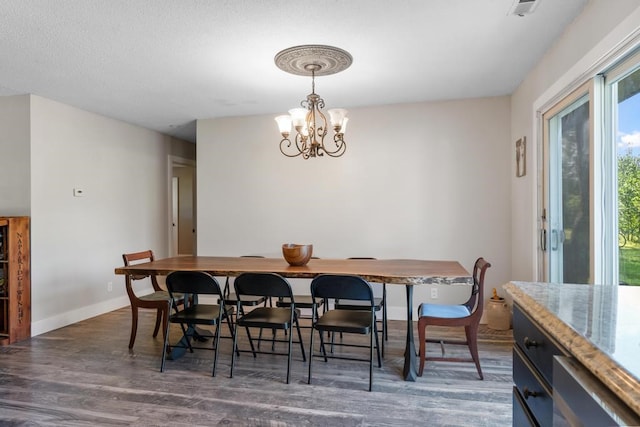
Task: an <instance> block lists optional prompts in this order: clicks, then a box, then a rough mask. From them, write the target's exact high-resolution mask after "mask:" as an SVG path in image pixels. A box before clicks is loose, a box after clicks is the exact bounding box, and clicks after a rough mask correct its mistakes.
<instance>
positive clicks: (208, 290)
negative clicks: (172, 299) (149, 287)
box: [166, 271, 222, 295]
mask: <svg viewBox="0 0 640 427" xmlns="http://www.w3.org/2000/svg"><path fill="white" fill-rule="evenodd" d="M166 282H167V290H168V291H169V293H171V294H174V293H184V294H209V295H222V292H221V290H220V284H219V283H218V281H217V280H216V278H215V277H213V276H212V275H210V274H208V273H205V272H203V271H174V272H172V273H169V275H168V276H167V280H166Z"/></svg>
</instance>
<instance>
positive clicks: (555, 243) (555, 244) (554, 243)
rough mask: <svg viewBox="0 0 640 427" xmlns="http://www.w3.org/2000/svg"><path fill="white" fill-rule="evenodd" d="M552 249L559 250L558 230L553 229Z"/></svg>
mask: <svg viewBox="0 0 640 427" xmlns="http://www.w3.org/2000/svg"><path fill="white" fill-rule="evenodd" d="M551 250H552V251H557V250H558V230H551Z"/></svg>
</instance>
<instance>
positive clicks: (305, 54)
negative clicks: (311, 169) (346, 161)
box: [274, 45, 353, 159]
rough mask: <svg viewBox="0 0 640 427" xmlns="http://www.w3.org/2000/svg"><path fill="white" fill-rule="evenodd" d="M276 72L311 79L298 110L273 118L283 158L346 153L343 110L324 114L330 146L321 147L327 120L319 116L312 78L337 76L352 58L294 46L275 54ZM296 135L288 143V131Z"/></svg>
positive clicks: (343, 53) (332, 50)
mask: <svg viewBox="0 0 640 427" xmlns="http://www.w3.org/2000/svg"><path fill="white" fill-rule="evenodd" d="M274 60H275V63H276V66H277V67H278V68H280V69H281V70H283V71H286V72H287V73H291V74H295V75H299V76H311V93H310V94H309V95H307V98H306V99H304V100H302V102H300V106H301V108H294V109H291V110H289V114H288V115H283V116H278V117H276V122H278V128H279V129H280V133H281V134H282V140H281V141H280V151H281V152H282V154H284V155H285V156H287V157H297V156H300V155H301V156H302V157H303V158H304V159H308V158H310V157H318V156H323V155H324V154H327V155H329V156H331V157H340V156H342V155H343V154H344V152H345V150H346V149H347V145H346V142H345V140H344V133H345V131H346V127H347V121H348V120H349V119H348V118H347V117H346V116H347V110H344V109H341V108H336V109H331V110H328V111H327V113H328V114H329V118H330V120H331V126H332V127H333V131H334V137H333V143H332V144H330V145H328V146H327V145H325V143H324V137H325V136H326V134H327V119H326V117H325V115H324V114H323V112H322V109H323V108H324V100H323V99H322V98H321V97H320V96H319V95H318V94H316V93H315V77H316V76H327V75H330V74H335V73H339V72H340V71H343V70H346V69H347V68H349V66H350V65H351V63H352V62H353V58H352V57H351V55H350V54H349V52H347V51H345V50H343V49H340V48H337V47H333V46H323V45H302V46H294V47H290V48H288V49H285V50H282V51H280V52H278V54H276V56H275V59H274ZM292 125H293V128H294V129H295V131H296V136H295V138H294V141H293V142H292V141H291V140H290V139H289V134H290V133H291V127H292Z"/></svg>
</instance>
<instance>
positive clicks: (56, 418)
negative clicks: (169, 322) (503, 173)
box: [0, 308, 512, 426]
mask: <svg viewBox="0 0 640 427" xmlns="http://www.w3.org/2000/svg"><path fill="white" fill-rule="evenodd" d="M130 321H131V314H130V310H129V309H128V308H125V309H121V310H117V311H114V312H112V313H108V314H105V315H102V316H99V317H96V318H93V319H89V320H86V321H83V322H80V323H77V324H74V325H71V326H68V327H65V328H61V329H59V330H56V331H52V332H49V333H46V334H43V335H40V336H38V337H35V338H32V339H30V340H27V341H23V342H20V343H17V344H14V345H12V346H7V347H0V425H2V426H12V425H16V426H17V425H20V426H179V425H189V426H196V425H197V426H213V425H225V426H236V425H237V426H246V425H249V426H305V425H309V426H310V425H319V426H352V425H353V426H372V425H376V426H378V425H380V426H409V425H429V426H509V425H511V384H512V378H511V345H512V340H511V339H512V337H511V334H510V331H509V332H506V333H505V332H496V331H491V330H490V329H488V328H486V327H483V328H482V333H481V339H480V343H479V346H480V358H481V362H482V368H483V371H484V374H485V379H484V381H480V380H478V378H477V374H476V372H475V367H474V366H473V364H466V363H465V364H461V363H444V362H440V363H437V364H436V363H427V366H426V368H425V374H424V376H423V377H419V378H418V380H417V381H415V382H405V381H403V380H402V379H401V371H402V364H403V357H402V354H403V344H404V336H405V329H404V328H405V322H401V321H391V322H390V333H389V341H388V345H387V349H386V351H387V354H386V355H385V359H384V362H383V367H382V368H381V369H379V368H377V367H376V368H374V385H373V392H368V391H367V386H368V383H367V381H368V364H367V363H362V362H349V361H339V360H330V361H329V363H327V364H325V363H324V362H323V361H322V360H321V359H315V360H314V365H313V367H314V383H313V384H312V385H308V384H307V365H306V364H305V363H303V362H302V358H301V356H300V351H299V348H298V349H296V351H295V353H294V359H293V362H292V364H293V368H292V376H291V383H290V384H288V385H287V384H285V372H286V358H285V357H282V356H270V355H258V357H257V358H256V359H254V358H253V357H251V355H250V354H247V353H243V354H242V355H241V357H240V358H239V359H238V360H237V364H236V369H235V371H234V378H229V368H230V361H231V353H230V351H231V340H223V345H222V347H223V348H222V349H221V352H220V358H219V364H218V371H217V375H216V377H215V378H212V377H211V371H210V370H211V367H212V360H213V352H211V351H202V350H201V351H197V352H196V353H193V354H187V355H185V356H184V357H182V358H180V359H178V360H175V361H168V362H167V368H166V370H165V372H164V373H160V371H159V367H160V356H159V355H160V352H161V349H162V340H161V339H160V338H156V339H154V338H152V337H151V332H152V329H153V322H154V316H152V315H150V314H149V313H148V311H143V312H141V319H140V323H139V329H138V338H137V341H136V345H135V348H134V351H131V352H130V351H129V350H128V348H127V343H128V339H129V328H130ZM226 332H227V335H228V331H226ZM305 332H306V333H305ZM305 332H303V334H304V337H305V338H304V339H305V345H306V347H308V330H307V331H305ZM442 332H447V331H446V330H439V331H437V332H434V334H441V333H442ZM448 332H451V331H448ZM455 333H456V334H458V335H460V334H459V333H458V332H457V331H456V332H455ZM178 335H179V334H178V329H177V328H176V329H174V330H172V338H174V337H175V338H177V336H178ZM460 336H461V335H460ZM241 345H242V346H243V347H245V348H246V345H247V340H246V339H243V340H242V341H241ZM263 345H264V344H263ZM450 350H451V352H463V351H466V350H465V348H464V347H460V346H454V347H450ZM430 351H433V352H434V354H436V352H439V348H437V346H433V345H432V346H430ZM448 351H449V350H448Z"/></svg>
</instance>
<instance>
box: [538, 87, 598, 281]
mask: <svg viewBox="0 0 640 427" xmlns="http://www.w3.org/2000/svg"><path fill="white" fill-rule="evenodd" d="M589 104H590V103H589V96H588V94H587V95H584V96H582V97H580V98H579V99H577V100H575V101H573V102H572V103H571V104H569V105H567V106H564V107H561V109H560V110H559V111H556V112H553V111H552V112H550V113H549V114H545V119H544V120H545V133H546V135H545V136H546V138H547V147H546V148H547V157H548V158H547V165H548V170H547V177H546V181H547V188H546V191H547V197H546V201H545V202H546V205H547V208H546V209H545V212H546V215H545V218H544V219H545V221H546V237H545V238H546V242H545V247H546V251H547V256H546V266H547V268H546V270H547V272H546V273H547V280H549V281H551V282H560V283H589V280H590V275H591V216H590V211H591V200H590V177H591V173H590V167H589V166H590V157H591V155H590V151H591V150H590V147H591V138H590V132H591V131H590V129H591V128H590V110H589V107H590V105H589Z"/></svg>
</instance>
